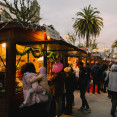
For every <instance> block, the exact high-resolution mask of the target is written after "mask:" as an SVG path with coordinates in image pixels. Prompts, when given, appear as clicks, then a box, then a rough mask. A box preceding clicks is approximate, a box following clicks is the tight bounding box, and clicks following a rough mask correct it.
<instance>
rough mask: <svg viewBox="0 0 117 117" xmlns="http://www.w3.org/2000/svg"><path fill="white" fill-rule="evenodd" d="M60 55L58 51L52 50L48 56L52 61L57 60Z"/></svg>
mask: <svg viewBox="0 0 117 117" xmlns="http://www.w3.org/2000/svg"><path fill="white" fill-rule="evenodd" d="M60 57H61V55H60V54H59V53H58V52H50V54H49V55H48V56H47V58H49V59H50V61H56V60H57V59H59V58H60Z"/></svg>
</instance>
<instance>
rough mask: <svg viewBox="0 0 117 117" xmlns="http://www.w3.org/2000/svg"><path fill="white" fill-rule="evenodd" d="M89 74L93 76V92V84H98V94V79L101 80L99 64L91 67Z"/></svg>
mask: <svg viewBox="0 0 117 117" xmlns="http://www.w3.org/2000/svg"><path fill="white" fill-rule="evenodd" d="M91 75H92V76H93V92H92V93H94V94H95V85H98V94H100V80H101V68H100V64H99V63H97V62H96V64H95V65H94V66H93V67H92V70H91Z"/></svg>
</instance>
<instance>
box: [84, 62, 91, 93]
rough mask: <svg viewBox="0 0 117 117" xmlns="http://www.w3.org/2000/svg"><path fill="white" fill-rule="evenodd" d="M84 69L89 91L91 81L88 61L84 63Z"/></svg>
mask: <svg viewBox="0 0 117 117" xmlns="http://www.w3.org/2000/svg"><path fill="white" fill-rule="evenodd" d="M85 69H86V72H87V91H88V92H90V91H89V84H90V81H91V78H90V73H91V68H90V66H89V63H87V64H86V67H85Z"/></svg>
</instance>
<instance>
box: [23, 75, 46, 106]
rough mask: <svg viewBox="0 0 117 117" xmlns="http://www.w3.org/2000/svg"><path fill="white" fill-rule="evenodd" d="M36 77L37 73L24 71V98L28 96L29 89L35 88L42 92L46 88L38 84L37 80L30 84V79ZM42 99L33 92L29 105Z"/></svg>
mask: <svg viewBox="0 0 117 117" xmlns="http://www.w3.org/2000/svg"><path fill="white" fill-rule="evenodd" d="M34 77H36V74H35V73H24V75H23V78H22V81H23V94H24V99H25V98H26V95H27V92H28V90H29V89H31V88H33V89H34V90H38V92H39V93H42V92H43V91H44V88H43V87H42V86H40V85H39V84H38V82H35V83H33V84H30V80H31V79H32V78H34ZM39 102H40V99H39V97H38V96H36V93H33V94H32V96H31V97H30V100H29V103H28V106H30V105H33V104H35V103H39Z"/></svg>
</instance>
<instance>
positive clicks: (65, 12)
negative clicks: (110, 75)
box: [1, 0, 117, 48]
mask: <svg viewBox="0 0 117 117" xmlns="http://www.w3.org/2000/svg"><path fill="white" fill-rule="evenodd" d="M1 1H2V0H1ZM9 1H13V0H9ZM37 1H38V2H39V4H40V7H41V11H40V16H41V18H42V20H41V21H40V25H43V24H46V25H53V26H54V28H55V29H56V30H57V31H58V32H59V33H60V35H61V36H62V37H64V36H65V35H66V34H68V32H73V27H72V26H73V23H74V21H73V20H72V18H75V17H76V16H75V14H76V13H77V12H79V11H81V9H83V8H84V7H85V6H88V5H90V4H91V6H92V7H96V8H97V10H98V11H100V14H99V16H100V17H102V18H103V23H104V27H103V28H102V30H101V33H100V35H99V36H98V37H97V42H99V44H98V47H99V48H104V47H106V48H108V47H109V48H110V47H111V44H112V43H113V41H114V40H116V39H117V32H116V31H117V0H37ZM100 42H101V43H100Z"/></svg>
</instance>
